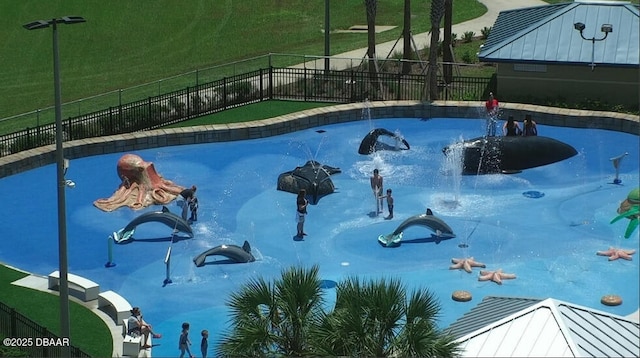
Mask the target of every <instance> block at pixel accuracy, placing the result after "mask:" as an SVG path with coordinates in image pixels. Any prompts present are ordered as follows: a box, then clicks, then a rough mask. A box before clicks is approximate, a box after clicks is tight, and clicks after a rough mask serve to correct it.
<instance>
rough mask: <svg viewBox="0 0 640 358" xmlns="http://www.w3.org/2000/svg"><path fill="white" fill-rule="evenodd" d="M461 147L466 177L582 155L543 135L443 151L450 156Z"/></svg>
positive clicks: (494, 139) (489, 139) (487, 141)
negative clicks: (452, 151)
mask: <svg viewBox="0 0 640 358" xmlns="http://www.w3.org/2000/svg"><path fill="white" fill-rule="evenodd" d="M457 145H461V146H462V151H463V154H462V157H463V169H462V174H465V175H474V174H493V173H505V174H511V173H518V172H521V171H522V170H524V169H529V168H535V167H540V166H543V165H547V164H552V163H556V162H559V161H562V160H565V159H568V158H571V157H573V156H574V155H576V154H578V152H577V151H576V150H575V148H573V147H572V146H570V145H568V144H566V143H563V142H561V141H559V140H556V139H553V138H548V137H541V136H529V137H520V136H513V137H478V138H474V139H470V140H466V141H464V142H461V143H455V144H453V145H451V146H447V147H445V148H443V149H442V152H443V153H444V154H445V155H447V153H448V152H449V150H452V149H453V146H457Z"/></svg>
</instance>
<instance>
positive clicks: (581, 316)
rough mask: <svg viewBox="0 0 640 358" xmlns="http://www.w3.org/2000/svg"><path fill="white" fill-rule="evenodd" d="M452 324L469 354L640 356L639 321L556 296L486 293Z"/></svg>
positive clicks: (510, 355) (467, 355)
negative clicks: (475, 304)
mask: <svg viewBox="0 0 640 358" xmlns="http://www.w3.org/2000/svg"><path fill="white" fill-rule="evenodd" d="M501 306H503V307H504V311H506V312H509V313H508V314H507V315H504V314H503V313H502V312H501V311H500V310H499V308H500V307H501ZM494 313H495V314H497V316H496V317H495V319H493V320H492V319H491V314H494ZM476 321H477V322H476ZM464 322H466V324H465V323H464ZM477 325H482V327H481V328H477V329H474V330H473V331H471V332H468V331H469V330H470V327H474V326H477ZM449 329H450V330H451V332H452V333H453V334H454V335H456V337H458V339H457V342H460V343H461V348H462V349H463V353H462V356H463V357H487V356H491V357H639V356H640V323H639V322H638V321H636V320H632V319H629V318H626V317H621V316H617V315H613V314H610V313H607V312H602V311H598V310H594V309H591V308H587V307H583V306H579V305H574V304H571V303H567V302H563V301H559V300H555V299H551V298H549V299H545V300H539V299H526V298H509V297H493V296H490V297H485V298H484V299H483V300H482V302H481V303H480V304H478V306H477V307H475V308H473V309H472V310H471V311H470V312H468V313H467V314H465V315H464V316H463V317H462V318H460V319H459V320H458V321H456V322H454V323H453V324H452V325H451V326H450V327H449ZM465 332H468V333H465ZM460 334H464V335H463V336H459V335H460Z"/></svg>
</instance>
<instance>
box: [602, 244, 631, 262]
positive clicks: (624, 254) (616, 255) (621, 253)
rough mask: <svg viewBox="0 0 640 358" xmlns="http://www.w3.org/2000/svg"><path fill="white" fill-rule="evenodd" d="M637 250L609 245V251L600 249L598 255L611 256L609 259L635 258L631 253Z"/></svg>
mask: <svg viewBox="0 0 640 358" xmlns="http://www.w3.org/2000/svg"><path fill="white" fill-rule="evenodd" d="M635 253H636V250H625V249H618V248H615V247H609V250H607V251H598V252H596V255H598V256H609V261H613V260H617V259H625V260H629V261H631V260H633V258H632V257H631V255H633V254H635Z"/></svg>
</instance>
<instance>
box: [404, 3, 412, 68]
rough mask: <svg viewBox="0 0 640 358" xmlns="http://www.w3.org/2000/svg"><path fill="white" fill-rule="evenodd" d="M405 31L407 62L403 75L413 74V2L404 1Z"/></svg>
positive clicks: (405, 57) (405, 55)
mask: <svg viewBox="0 0 640 358" xmlns="http://www.w3.org/2000/svg"><path fill="white" fill-rule="evenodd" d="M403 22H404V29H403V30H402V37H403V51H402V52H403V56H402V58H403V59H405V60H407V61H406V62H405V63H404V64H403V66H402V73H403V74H407V73H409V72H411V63H410V62H409V61H408V60H411V53H412V49H411V0H404V21H403Z"/></svg>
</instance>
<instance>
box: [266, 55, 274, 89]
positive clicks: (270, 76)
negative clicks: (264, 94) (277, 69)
mask: <svg viewBox="0 0 640 358" xmlns="http://www.w3.org/2000/svg"><path fill="white" fill-rule="evenodd" d="M267 91H268V92H269V99H273V66H271V56H269V88H268V89H267Z"/></svg>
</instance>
